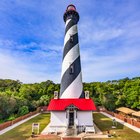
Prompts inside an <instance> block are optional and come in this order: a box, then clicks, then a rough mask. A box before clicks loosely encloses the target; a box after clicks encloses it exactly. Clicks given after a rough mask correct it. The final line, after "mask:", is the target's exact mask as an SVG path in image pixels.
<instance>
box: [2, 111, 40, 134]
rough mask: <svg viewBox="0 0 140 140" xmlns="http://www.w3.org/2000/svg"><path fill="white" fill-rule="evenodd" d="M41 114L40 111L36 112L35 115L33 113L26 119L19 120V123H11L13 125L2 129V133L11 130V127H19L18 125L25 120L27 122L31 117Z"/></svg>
mask: <svg viewBox="0 0 140 140" xmlns="http://www.w3.org/2000/svg"><path fill="white" fill-rule="evenodd" d="M39 114H40V113H37V114H35V115H33V116H31V117H29V118H27V119H24V120H22V121H20V122H17V123H15V124H13V125H11V126H9V127H7V128H5V129H3V130H1V131H0V135H2V134H4V133H6V132H7V131H9V130H11V129H13V128H15V127H17V126H19V125H20V124H22V123H24V122H26V121H28V120H30V119H32V118H34V117H36V116H38V115H39Z"/></svg>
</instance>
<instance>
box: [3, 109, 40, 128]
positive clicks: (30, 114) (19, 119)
mask: <svg viewBox="0 0 140 140" xmlns="http://www.w3.org/2000/svg"><path fill="white" fill-rule="evenodd" d="M39 112H40V107H39V108H37V110H36V111H34V112H30V113H28V114H26V115H24V116H21V117H18V118H16V119H15V120H13V121H8V122H5V123H2V124H0V130H3V129H5V128H7V127H9V126H11V125H13V124H15V123H17V122H20V121H22V120H24V119H27V118H29V117H31V116H33V115H35V114H37V113H39Z"/></svg>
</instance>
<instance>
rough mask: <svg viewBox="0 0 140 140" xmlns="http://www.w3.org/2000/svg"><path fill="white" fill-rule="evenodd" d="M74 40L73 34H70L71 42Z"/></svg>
mask: <svg viewBox="0 0 140 140" xmlns="http://www.w3.org/2000/svg"><path fill="white" fill-rule="evenodd" d="M72 42H73V36H72V35H70V43H72Z"/></svg>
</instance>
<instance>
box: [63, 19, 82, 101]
mask: <svg viewBox="0 0 140 140" xmlns="http://www.w3.org/2000/svg"><path fill="white" fill-rule="evenodd" d="M65 27H66V29H65V39H64V51H63V62H62V73H61V89H60V94H61V96H60V98H80V97H82V96H83V84H82V73H81V63H80V52H79V43H78V31H77V23H76V22H75V21H74V20H73V19H68V20H67V21H66V25H65ZM70 37H72V42H71V40H70ZM70 65H73V66H74V72H73V73H72V74H71V73H70Z"/></svg>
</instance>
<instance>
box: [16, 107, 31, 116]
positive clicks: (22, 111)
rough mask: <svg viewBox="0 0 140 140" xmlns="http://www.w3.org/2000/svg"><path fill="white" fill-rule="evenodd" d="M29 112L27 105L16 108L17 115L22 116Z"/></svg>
mask: <svg viewBox="0 0 140 140" xmlns="http://www.w3.org/2000/svg"><path fill="white" fill-rule="evenodd" d="M27 113H29V109H28V106H22V107H20V108H19V110H18V115H19V116H23V115H25V114H27Z"/></svg>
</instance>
